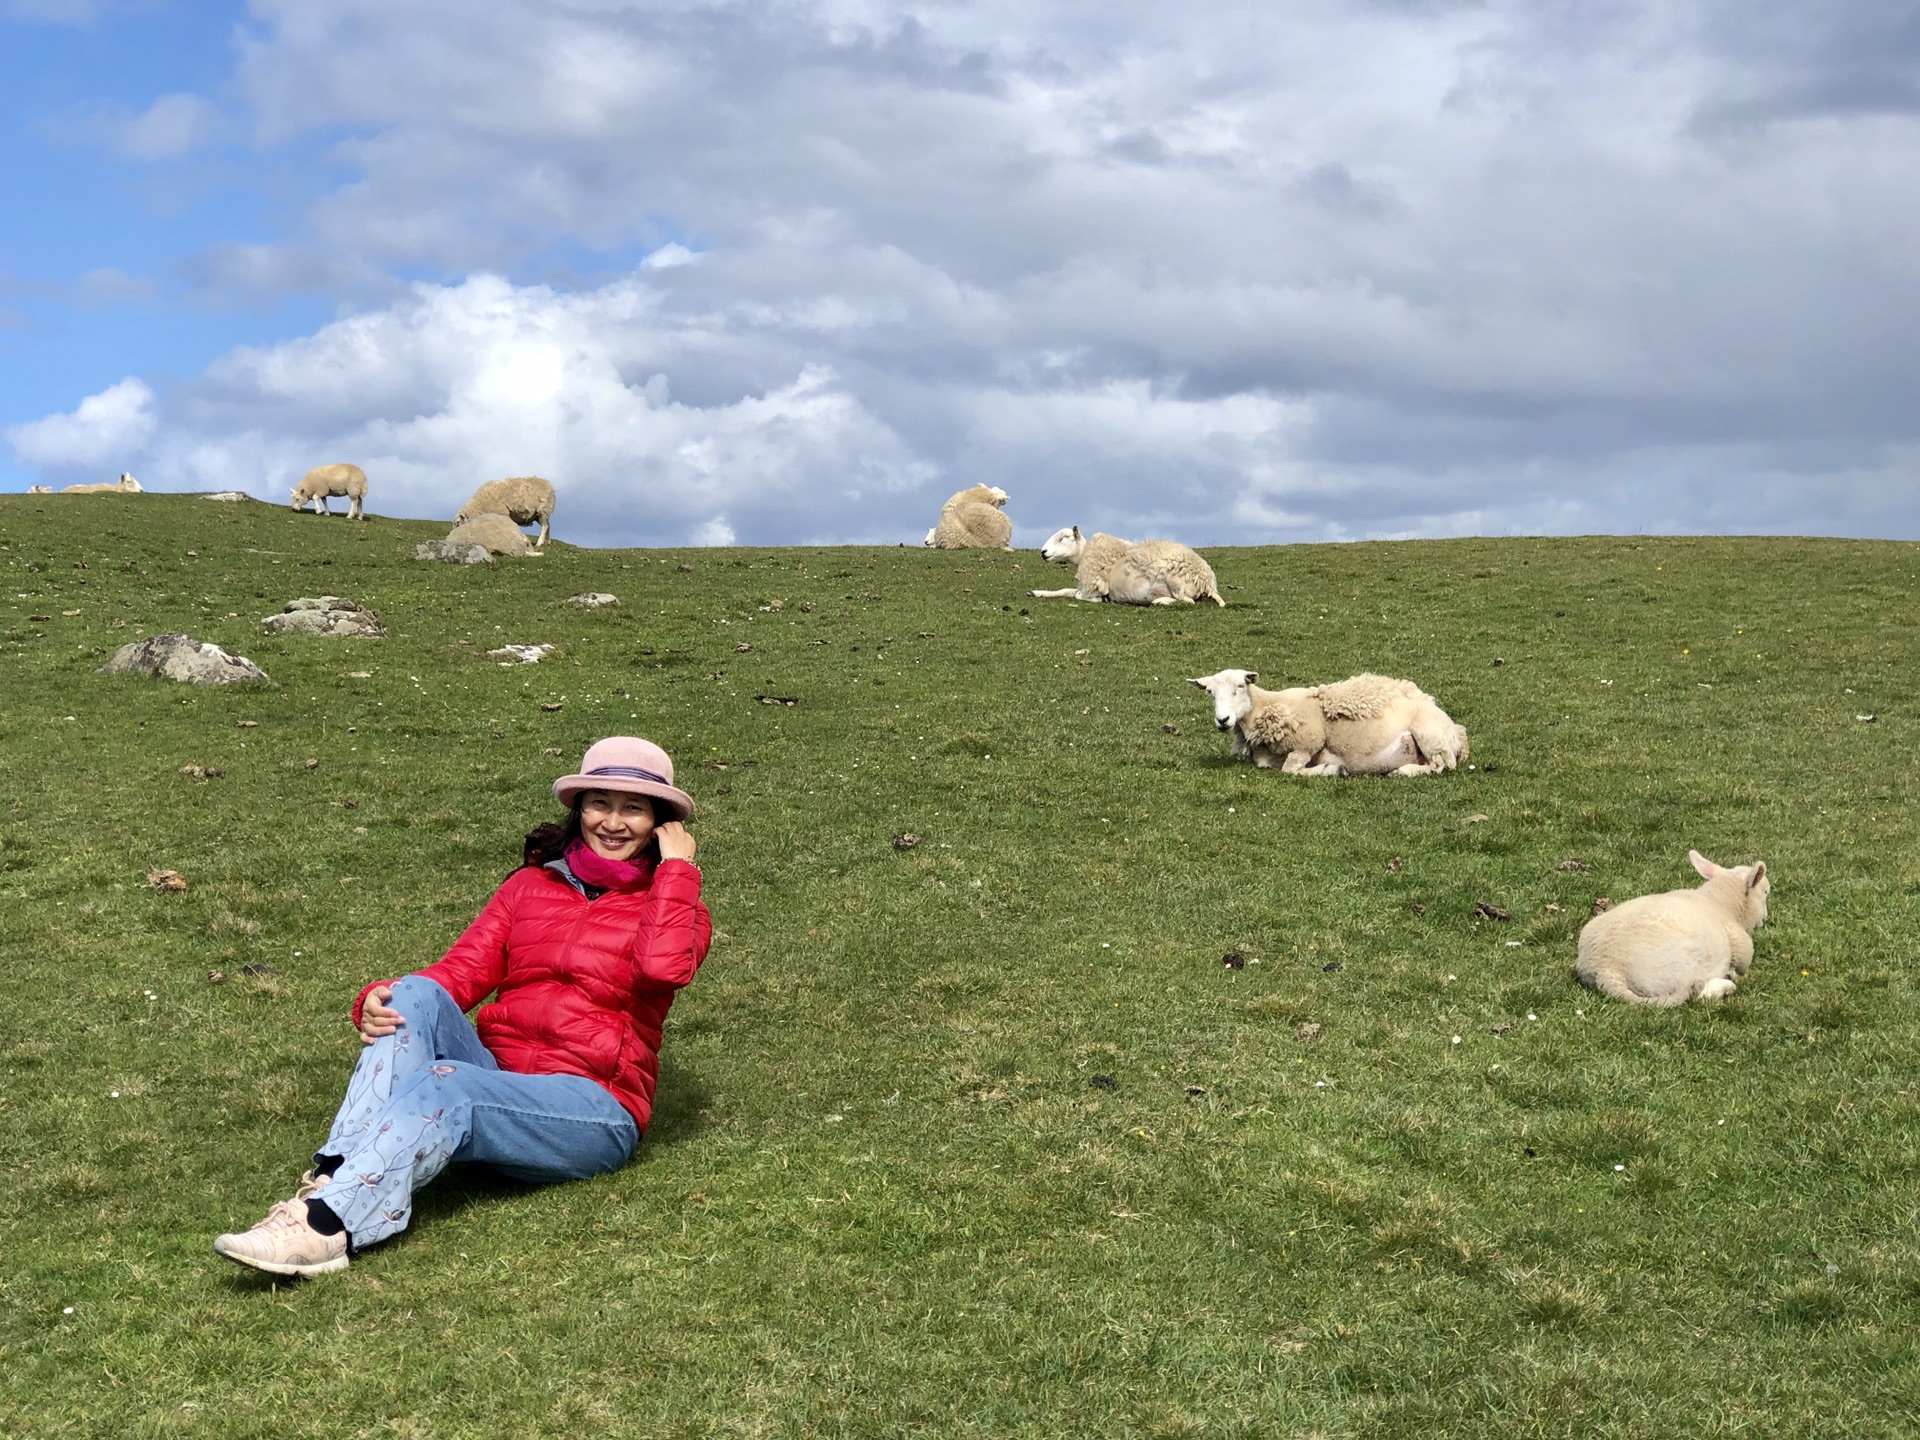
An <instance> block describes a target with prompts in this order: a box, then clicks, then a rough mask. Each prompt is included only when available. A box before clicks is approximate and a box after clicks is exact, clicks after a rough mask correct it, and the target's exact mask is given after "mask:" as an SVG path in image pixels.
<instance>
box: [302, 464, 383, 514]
mask: <svg viewBox="0 0 1920 1440" xmlns="http://www.w3.org/2000/svg"><path fill="white" fill-rule="evenodd" d="M336 495H344V496H346V497H347V518H348V519H349V520H364V519H366V518H367V517H366V516H365V515H364V514H363V513H362V512H361V508H360V502H361V501H363V500H365V499H366V498H367V472H366V471H364V470H362V469H361V468H360V467H359V466H358V465H347V464H344V463H343V464H337V465H316V466H314V467H313V469H311V470H309V471H307V473H306V474H305V475H302V476H301V477H300V483H299V484H298V485H296V486H294V487H293V508H294V509H295V510H299V509H301V508H303V507H304V506H306V505H309V504H311V505H312V506H313V509H314V513H315V514H320V513H322V512H323V511H324V513H326V514H328V515H331V514H333V497H334V496H336Z"/></svg>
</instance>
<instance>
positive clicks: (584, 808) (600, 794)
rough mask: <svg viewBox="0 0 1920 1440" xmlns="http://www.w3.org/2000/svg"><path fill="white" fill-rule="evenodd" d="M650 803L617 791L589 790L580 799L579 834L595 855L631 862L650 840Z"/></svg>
mask: <svg viewBox="0 0 1920 1440" xmlns="http://www.w3.org/2000/svg"><path fill="white" fill-rule="evenodd" d="M653 829H654V818H653V801H651V800H649V799H648V798H647V797H646V796H644V795H629V794H627V793H625V792H624V791H620V790H588V791H585V792H584V793H583V794H582V795H581V796H580V834H581V837H582V838H583V839H584V840H585V841H586V842H587V845H588V847H589V848H590V849H591V850H592V851H593V853H594V854H596V855H598V856H601V857H602V858H603V859H607V860H634V859H636V858H638V856H639V854H640V852H641V851H642V850H644V849H646V847H647V842H648V841H649V840H651V839H652V838H653Z"/></svg>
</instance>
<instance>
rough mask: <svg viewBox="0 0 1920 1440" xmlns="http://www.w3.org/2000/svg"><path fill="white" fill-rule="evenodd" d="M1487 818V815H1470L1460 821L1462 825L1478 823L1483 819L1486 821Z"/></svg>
mask: <svg viewBox="0 0 1920 1440" xmlns="http://www.w3.org/2000/svg"><path fill="white" fill-rule="evenodd" d="M1486 818H1487V817H1486V816H1484V815H1469V816H1467V818H1466V819H1464V820H1462V821H1461V822H1460V823H1461V824H1462V825H1478V824H1480V823H1481V822H1482V821H1484V820H1485V819H1486Z"/></svg>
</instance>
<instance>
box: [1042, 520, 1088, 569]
mask: <svg viewBox="0 0 1920 1440" xmlns="http://www.w3.org/2000/svg"><path fill="white" fill-rule="evenodd" d="M1086 546H1087V542H1086V541H1085V540H1083V539H1081V538H1080V527H1079V526H1078V525H1069V526H1067V528H1066V529H1064V530H1056V531H1054V532H1053V534H1051V535H1049V536H1048V537H1047V542H1046V544H1044V545H1042V546H1041V547H1040V558H1041V559H1042V560H1051V561H1052V562H1053V563H1054V564H1056V565H1077V564H1079V563H1080V552H1081V551H1082V550H1084V549H1086Z"/></svg>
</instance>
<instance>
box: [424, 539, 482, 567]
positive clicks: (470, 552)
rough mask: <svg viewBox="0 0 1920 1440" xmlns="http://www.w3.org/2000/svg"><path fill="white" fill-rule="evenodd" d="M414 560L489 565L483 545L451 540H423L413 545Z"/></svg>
mask: <svg viewBox="0 0 1920 1440" xmlns="http://www.w3.org/2000/svg"><path fill="white" fill-rule="evenodd" d="M413 558H414V559H416V560H439V561H441V562H443V563H444V564H448V565H491V564H492V563H493V556H491V555H489V554H488V553H487V547H486V546H484V545H462V544H458V543H456V542H455V541H452V540H423V541H421V542H420V543H419V544H418V545H416V546H414V547H413Z"/></svg>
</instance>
